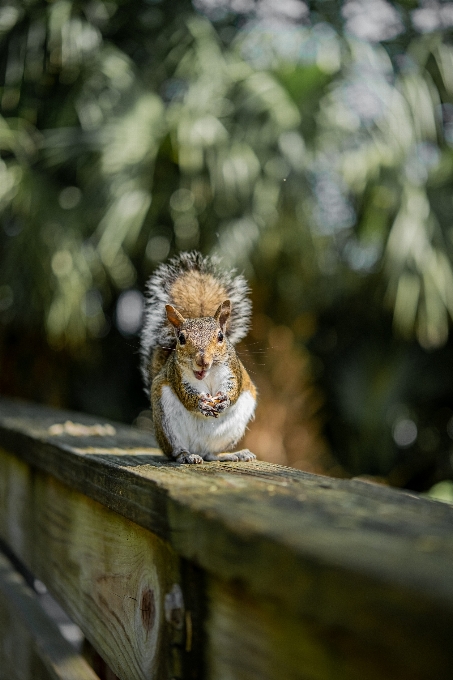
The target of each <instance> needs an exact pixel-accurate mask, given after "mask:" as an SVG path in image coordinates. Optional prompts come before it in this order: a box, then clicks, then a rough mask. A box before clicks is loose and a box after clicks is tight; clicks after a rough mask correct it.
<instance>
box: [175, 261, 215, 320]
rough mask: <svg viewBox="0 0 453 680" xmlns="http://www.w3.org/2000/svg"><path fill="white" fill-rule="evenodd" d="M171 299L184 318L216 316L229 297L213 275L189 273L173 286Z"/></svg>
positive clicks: (196, 272)
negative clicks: (218, 309)
mask: <svg viewBox="0 0 453 680" xmlns="http://www.w3.org/2000/svg"><path fill="white" fill-rule="evenodd" d="M170 297H171V299H172V301H173V304H174V306H175V307H176V308H177V310H178V311H179V312H180V313H181V314H182V316H183V317H185V318H189V319H196V318H200V317H203V316H214V314H215V312H216V310H217V308H218V307H219V305H220V304H222V302H223V301H224V300H226V298H227V297H228V294H227V291H226V289H225V288H224V286H222V285H221V284H220V283H219V282H218V281H217V280H216V279H215V278H214V277H213V276H212V275H211V274H202V273H201V272H198V271H195V270H193V271H189V272H186V273H185V274H183V275H182V276H180V278H179V279H177V281H175V283H174V284H173V286H172V288H171V291H170Z"/></svg>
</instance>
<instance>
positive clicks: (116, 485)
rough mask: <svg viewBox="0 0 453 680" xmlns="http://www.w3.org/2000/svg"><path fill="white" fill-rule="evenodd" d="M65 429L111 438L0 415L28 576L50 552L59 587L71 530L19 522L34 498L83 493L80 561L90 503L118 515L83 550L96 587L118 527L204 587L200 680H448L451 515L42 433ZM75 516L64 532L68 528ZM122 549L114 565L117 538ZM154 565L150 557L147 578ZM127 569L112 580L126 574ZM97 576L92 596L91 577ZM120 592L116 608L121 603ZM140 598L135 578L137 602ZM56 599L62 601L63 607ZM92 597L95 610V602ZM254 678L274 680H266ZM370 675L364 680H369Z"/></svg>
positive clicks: (280, 470)
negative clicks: (149, 538)
mask: <svg viewBox="0 0 453 680" xmlns="http://www.w3.org/2000/svg"><path fill="white" fill-rule="evenodd" d="M67 419H69V420H72V421H73V422H75V423H81V424H84V425H86V426H93V425H95V424H97V423H100V424H101V425H102V424H105V423H103V421H99V420H98V419H93V418H90V417H88V416H83V415H80V414H68V413H62V412H58V411H54V410H51V409H45V408H41V407H36V406H29V405H24V404H18V403H12V402H6V401H2V402H1V403H0V446H2V447H3V448H4V450H5V451H7V452H8V453H5V454H4V457H5V456H9V458H8V460H14V466H15V472H14V474H10V475H9V477H8V479H9V480H10V481H9V482H8V483H7V484H6V485H4V487H3V490H2V488H1V486H0V499H2V498H3V497H4V498H5V500H4V501H1V503H2V507H1V508H0V515H1V517H2V519H1V528H0V534H1V536H3V537H4V539H5V540H6V541H7V542H8V543H9V545H11V546H13V547H14V550H15V551H16V552H17V553H18V554H20V555H21V556H22V558H23V559H24V560H25V561H27V560H28V562H27V563H29V564H32V565H35V566H36V568H39V569H41V570H44V569H45V568H47V567H45V565H44V564H42V555H45V554H46V549H47V548H46V546H49V545H52V546H53V547H52V551H51V553H47V554H48V555H50V554H52V559H48V562H51V563H52V565H53V566H52V567H51V568H50V567H48V569H49V570H50V571H49V574H53V576H52V578H56V576H55V575H57V574H58V571H57V570H58V564H60V561H61V560H64V559H66V558H65V557H64V554H65V550H66V552H68V551H69V547H67V548H64V549H63V551H62V553H61V554H60V553H59V552H58V551H59V547H58V546H59V545H60V543H61V544H63V545H64V536H63V534H64V533H65V530H63V531H62V533H58V531H59V529H58V523H59V521H60V520H59V517H60V514H61V516H62V517H63V518H65V517H67V511H66V510H65V509H64V508H65V504H66V500H64V502H63V501H62V502H61V503H60V502H56V503H55V507H56V508H57V510H55V511H52V512H51V511H48V515H47V516H46V515H45V514H43V512H44V511H40V510H38V508H37V507H35V508H34V509H33V511H28V510H27V511H22V510H20V508H21V507H23V506H24V504H25V505H26V503H27V501H26V500H24V498H25V499H26V498H27V497H29V495H30V494H31V495H32V496H33V497H34V498H35V499H37V500H36V501H35V503H38V505H42V507H44V508H45V507H47V506H46V503H49V502H50V501H49V500H42V499H49V498H51V496H52V493H53V491H52V489H54V488H56V486H57V485H58V482H60V484H61V485H63V486H64V487H65V488H67V490H68V491H67V495H68V498H70V497H71V493H74V494H75V493H78V494H79V495H80V496H83V497H84V498H85V500H86V503H87V506H86V511H85V514H83V512H82V513H81V514H80V515H79V514H78V512H76V511H75V510H72V511H71V512H73V513H74V517H76V518H77V521H76V520H74V526H79V527H84V529H83V531H81V532H79V533H77V532H75V533H74V536H75V537H76V539H72V538H71V541H70V543H71V544H72V542H73V540H75V544H76V545H77V546H78V550H80V551H82V550H83V548H84V542H85V538H84V536H85V534H86V533H87V532H88V526H89V525H90V524H91V525H93V524H97V522H98V520H97V514H96V512H97V511H95V510H93V509H92V507H94V506H92V502H93V501H96V502H97V503H99V504H100V505H101V506H103V508H102V509H103V510H104V511H107V509H110V510H111V511H113V513H111V515H112V516H110V515H109V519H108V521H107V520H106V522H105V523H104V524H102V523H100V527H101V529H100V530H99V532H98V530H97V529H94V528H93V531H94V533H95V534H96V540H95V542H94V543H93V547H92V548H90V549H89V550H88V555H90V554H92V553H93V552H96V553H100V554H102V555H104V552H103V551H104V549H105V550H106V553H105V554H106V555H107V557H106V558H105V562H103V565H102V569H101V570H100V571H104V570H105V571H107V572H108V573H113V572H112V570H111V568H110V567H111V565H110V559H113V557H112V558H111V557H109V555H111V553H109V551H108V549H107V548H104V547H102V550H101V551H99V550H98V548H97V547H96V546H104V543H103V540H104V539H103V535H104V534H105V536H106V538H105V541H107V544H108V543H109V541H114V537H112V536H111V527H114V526H116V522H118V521H119V519H118V518H119V516H120V515H121V516H122V517H123V518H124V519H125V520H127V521H129V522H131V523H133V524H134V525H138V526H137V531H138V530H139V527H141V528H143V529H145V530H148V532H150V534H154V535H155V536H158V537H160V538H161V539H163V545H165V546H167V550H170V552H171V554H173V556H174V555H177V556H179V557H182V558H185V559H186V560H188V561H189V562H190V563H192V564H193V565H196V566H197V567H199V568H200V569H201V570H202V572H203V573H204V575H205V580H206V583H207V584H208V586H207V590H206V600H205V615H206V616H207V623H206V626H205V635H206V640H205V643H204V647H203V648H204V649H205V654H206V663H207V664H208V669H210V670H209V674H208V675H207V676H206V677H213V678H214V677H215V678H217V677H225V678H243V677H244V678H245V677H250V678H255V677H256V678H258V677H263V678H268V677H269V678H279V677H285V678H286V677H288V678H310V679H311V678H332V679H335V680H336V679H337V678H340V679H341V678H352V679H353V680H355V679H356V678H357V680H359V678H361V677H367V678H368V677H369V678H372V679H373V680H374V678H382V679H383V680H384V678H390V677H391V678H392V680H393V679H394V678H395V679H396V678H401V679H403V678H404V679H406V678H407V679H408V680H409V678H411V679H412V678H416V679H417V680H419V679H420V680H421V679H422V678H423V679H424V678H426V680H427V679H428V678H431V677H436V678H439V679H440V678H445V679H446V680H447V679H448V680H449V679H450V678H451V677H453V645H451V642H450V641H451V639H452V635H453V569H452V568H451V565H452V564H453V508H452V507H450V506H448V505H446V504H441V503H437V502H435V501H430V500H426V499H422V498H420V497H418V496H416V495H415V494H407V493H403V492H399V491H396V490H392V489H388V488H384V487H377V486H374V485H370V484H367V483H364V482H359V481H347V480H335V479H330V478H326V477H321V476H315V475H310V474H307V473H303V472H301V471H297V470H291V469H290V468H284V467H282V466H277V465H271V464H266V463H260V462H256V463H250V464H240V463H238V464H234V463H233V464H231V463H209V464H205V465H200V466H179V465H177V464H175V463H172V462H170V461H168V460H167V459H166V458H164V457H163V456H162V455H161V454H160V453H159V452H158V451H157V450H156V449H155V448H154V447H153V442H152V440H151V439H150V437H149V435H145V434H143V433H140V432H138V431H136V430H133V429H130V428H126V427H123V426H118V425H116V424H115V425H114V427H115V430H116V432H115V434H114V435H106V436H97V437H96V436H89V435H88V436H87V435H82V434H81V435H80V436H71V435H69V434H62V435H52V434H50V433H49V428H50V427H52V426H53V425H55V424H59V423H60V424H61V423H64V422H65V421H66V420H67ZM80 431H81V432H82V429H81V430H80ZM4 459H5V460H6V458H4ZM20 465H22V466H23V471H24V472H23V474H24V475H25V476H27V475H28V478H29V481H28V482H27V484H25V487H26V488H28V489H32V491H27V492H26V493H25V492H24V491H23V488H24V484H22V485H21V484H19V483H14V481H13V478H16V477H17V478H18V479H19V478H20V475H21V474H22V473H20V472H19V467H20ZM18 466H19V467H18ZM39 480H41V481H39ZM57 480H58V482H57ZM0 485H1V482H0ZM27 485H28V486H27ZM61 497H62V498H63V496H61ZM65 498H66V497H65ZM90 499H91V500H90ZM38 500H39V502H38ZM81 502H82V501H81ZM83 502H85V501H83ZM52 507H53V506H52ZM69 507H72V506H71V503H70V502H69ZM18 508H19V510H17V509H18ZM62 508H63V509H62ZM68 512H69V511H68ZM15 513H16V515H15ZM21 513H22V514H21ZM40 513H41V514H40ZM72 516H73V515H70V517H69V518H67V519H64V521H63V523H62V526H63V527H64V526H66V524H65V523H66V522H67V523H69V524H70V525H71V522H72V521H73V520H72V519H71V518H72ZM16 517H20V521H19V520H17V519H16ZM35 518H40V519H39V522H36V519H35ZM120 519H121V518H120ZM53 525H55V526H56V527H57V528H53ZM40 526H42V529H39V527H40ZM71 526H72V525H71ZM49 527H52V528H51V529H49ZM46 531H47V533H49V534H50V537H46V536H45V532H46ZM55 532H57V533H56V534H55V537H54V533H55ZM82 536H83V538H82ZM118 536H119V538H118V551H120V547H119V546H120V544H121V545H122V544H123V543H124V541H125V540H126V534H125V533H120V534H118ZM155 540H158V539H155ZM68 545H69V543H68ZM90 545H91V543H90V540H88V546H90ZM112 545H113V543H112ZM115 545H117V544H116V543H115ZM35 546H38V547H35ZM172 551H173V552H172ZM112 552H113V553H116V549H115V550H113V551H112ZM70 557H71V559H73V556H72V553H71V554H70ZM121 559H124V560H126V558H124V557H123V558H121ZM155 559H157V558H156V556H155V555H154V553H152V554H150V555H149V556H148V557H147V558H146V560H145V562H146V564H148V560H150V561H151V562H152V561H153V560H155ZM172 559H175V557H173V558H172ZM40 560H41V561H40ZM83 560H85V555H84V556H83ZM88 562H90V559H88ZM70 564H71V563H70ZM124 564H128V563H127V561H125V562H124ZM143 564H144V563H143ZM92 565H94V560H93V561H92ZM33 568H35V567H33ZM125 568H126V567H124V568H123V567H122V566H121V564H120V566H119V567H118V569H119V573H121V574H122V573H123V572H124V569H125ZM140 568H143V569H144V570H145V573H146V569H145V568H144V567H140ZM140 568H138V572H140ZM90 569H91V571H90V572H89V580H90V582H91V581H92V580H93V579H94V580H96V578H98V574H97V572H96V569H95V567H94V566H92V567H90ZM115 569H116V567H115ZM175 569H176V567H175ZM69 572H70V573H71V569H70V570H69ZM76 573H78V572H76ZM68 578H69V577H68ZM71 578H73V580H74V583H76V582H77V583H79V580H78V579H76V578H75V577H71ZM122 578H123V577H122ZM174 579H175V581H177V580H178V578H177V576H175V577H174ZM43 580H45V579H43ZM120 580H121V579H120ZM145 580H146V579H145ZM171 580H172V579H170V581H171ZM124 583H126V581H123V585H122V586H121V587H122V588H123V590H122V591H121V592H126V590H127V587H126V586H125V585H124ZM141 583H142V580H141V579H140V577H139V576H137V579H136V580H135V581H134V588H139V587H141V585H140V584H141ZM168 586H169V581H167V585H166V586H165V587H166V588H168ZM87 587H88V586H87ZM109 588H110V589H111V588H112V582H110V583H109ZM60 595H61V596H64V597H66V598H69V600H70V599H71V596H70V594H69V593H66V591H65V592H62V593H61V594H60ZM96 597H97V596H95V595H93V594H90V598H91V600H92V601H95V602H96ZM104 598H105V595H104ZM60 601H61V598H60ZM87 611H89V609H88V610H87ZM124 611H126V606H125V605H124ZM126 618H127V617H126ZM76 620H78V619H76ZM78 621H79V620H78ZM140 625H142V626H143V625H144V622H143V621H141V624H140ZM82 627H83V625H82ZM105 636H106V639H107V633H106V634H105ZM102 644H103V645H105V644H107V642H106V640H104V638H103V639H102ZM129 644H131V643H129ZM116 651H117V650H116ZM143 654H144V655H145V653H143ZM113 656H114V653H113V647H112V658H113ZM138 656H139V658H142V657H140V654H139V655H138ZM145 656H146V655H145ZM143 658H144V657H143ZM260 659H261V660H260ZM262 659H267V661H265V662H264V661H262ZM414 659H415V661H412V660H414ZM131 663H132V662H131ZM134 663H135V662H134ZM263 664H264V665H265V666H266V668H267V669H271V670H268V671H266V672H265V671H264V670H263ZM113 667H114V666H113ZM139 667H140V665H139ZM114 668H115V667H114ZM241 668H248V669H249V671H247V673H249V674H248V675H247V673H246V671H243V670H241ZM282 668H283V669H285V671H284V675H283V676H282V675H281V674H279V673H280V671H279V669H282ZM366 668H372V669H373V671H372V672H370V673H369V674H368V675H367V673H365V670H364V669H366ZM272 669H273V670H272ZM244 673H245V675H244ZM266 673H267V674H266ZM433 674H434V675H433ZM120 677H121V676H120ZM123 677H124V679H125V680H126V677H127V676H123Z"/></svg>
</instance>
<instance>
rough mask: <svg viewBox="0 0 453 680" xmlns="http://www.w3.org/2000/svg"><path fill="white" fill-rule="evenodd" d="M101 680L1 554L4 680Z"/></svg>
mask: <svg viewBox="0 0 453 680" xmlns="http://www.w3.org/2000/svg"><path fill="white" fill-rule="evenodd" d="M28 678H29V679H30V680H31V679H33V680H99V679H98V677H97V675H96V673H94V671H93V670H92V669H91V668H90V667H89V666H88V664H87V662H86V661H85V660H84V659H83V658H82V657H81V656H80V654H78V653H77V652H76V651H75V650H74V648H73V647H72V646H71V645H70V644H69V642H67V641H66V640H65V639H64V638H63V636H62V635H61V633H60V631H59V629H58V627H57V625H56V624H55V623H54V622H53V621H52V620H51V619H50V618H49V617H48V616H47V614H46V613H45V612H44V610H43V609H42V607H41V605H40V603H39V601H38V599H37V597H36V595H35V594H34V592H33V591H32V590H31V588H29V586H27V584H26V583H25V581H24V579H23V577H22V576H21V575H20V574H19V573H18V572H17V571H16V570H15V569H14V567H13V566H12V564H11V563H10V562H9V560H8V559H7V558H6V557H5V555H3V554H2V553H0V680H24V679H28Z"/></svg>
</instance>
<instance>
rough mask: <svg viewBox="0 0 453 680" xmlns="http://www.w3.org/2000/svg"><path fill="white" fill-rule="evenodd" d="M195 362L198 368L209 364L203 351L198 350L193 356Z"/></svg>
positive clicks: (206, 366)
mask: <svg viewBox="0 0 453 680" xmlns="http://www.w3.org/2000/svg"><path fill="white" fill-rule="evenodd" d="M195 362H196V364H197V366H199V367H200V368H208V366H209V361H206V358H205V355H204V352H198V354H197V356H196V357H195Z"/></svg>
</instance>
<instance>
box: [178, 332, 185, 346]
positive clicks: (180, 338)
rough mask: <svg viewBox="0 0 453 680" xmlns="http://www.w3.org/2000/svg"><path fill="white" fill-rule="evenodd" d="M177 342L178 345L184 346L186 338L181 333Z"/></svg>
mask: <svg viewBox="0 0 453 680" xmlns="http://www.w3.org/2000/svg"><path fill="white" fill-rule="evenodd" d="M178 340H179V344H180V345H185V344H186V336H185V335H183V333H180V334H179V335H178Z"/></svg>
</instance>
